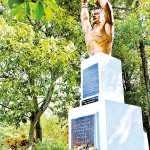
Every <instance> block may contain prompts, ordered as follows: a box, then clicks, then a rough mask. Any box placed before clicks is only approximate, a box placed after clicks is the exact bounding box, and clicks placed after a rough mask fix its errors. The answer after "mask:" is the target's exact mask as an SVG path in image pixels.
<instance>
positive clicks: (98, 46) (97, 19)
mask: <svg viewBox="0 0 150 150" xmlns="http://www.w3.org/2000/svg"><path fill="white" fill-rule="evenodd" d="M88 3H89V0H82V8H81V23H82V29H83V32H84V34H85V41H86V45H87V51H88V54H89V56H92V55H94V54H96V53H98V52H103V53H105V54H108V55H111V51H112V43H113V34H114V19H113V12H112V6H111V4H110V3H109V1H108V0H95V4H96V5H97V6H98V8H99V9H96V10H93V11H92V12H91V24H90V20H89V13H88Z"/></svg>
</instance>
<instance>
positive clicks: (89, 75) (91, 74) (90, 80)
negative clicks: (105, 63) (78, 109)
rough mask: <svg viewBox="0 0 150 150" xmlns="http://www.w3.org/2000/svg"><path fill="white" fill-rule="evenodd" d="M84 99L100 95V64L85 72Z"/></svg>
mask: <svg viewBox="0 0 150 150" xmlns="http://www.w3.org/2000/svg"><path fill="white" fill-rule="evenodd" d="M82 88H83V98H86V97H89V96H92V95H95V94H98V93H99V72H98V63H96V64H94V65H92V66H90V67H88V68H86V69H84V70H83V87H82Z"/></svg>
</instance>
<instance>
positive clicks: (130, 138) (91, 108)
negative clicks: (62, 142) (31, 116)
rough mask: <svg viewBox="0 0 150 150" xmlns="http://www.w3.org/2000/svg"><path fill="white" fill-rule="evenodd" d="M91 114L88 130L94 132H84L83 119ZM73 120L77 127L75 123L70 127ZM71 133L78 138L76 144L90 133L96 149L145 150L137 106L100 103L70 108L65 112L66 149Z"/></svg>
mask: <svg viewBox="0 0 150 150" xmlns="http://www.w3.org/2000/svg"><path fill="white" fill-rule="evenodd" d="M93 114H94V116H95V120H94V125H92V126H90V127H91V128H92V127H93V126H94V127H93V128H94V132H93V129H91V131H89V130H86V126H88V122H89V121H88V120H87V121H86V120H83V117H85V116H91V115H93ZM77 118H80V119H79V120H78V119H77ZM73 119H76V120H78V121H81V122H80V123H79V122H78V124H80V126H78V124H77V125H76V126H72V123H73V122H72V120H73ZM87 119H88V118H87ZM90 121H91V120H90ZM71 122H72V123H71ZM89 123H90V124H93V123H91V122H89ZM72 127H73V128H74V129H72ZM75 130H76V131H75ZM72 131H73V132H74V133H77V134H78V135H79V137H80V139H79V142H80V140H82V141H84V140H88V137H89V134H91V136H92V137H93V138H94V140H93V141H94V146H95V147H96V148H97V150H145V149H144V134H143V124H142V115H141V109H140V107H137V106H132V105H127V104H122V103H118V102H114V101H110V100H102V101H99V102H98V103H92V104H89V105H85V106H82V107H78V108H74V109H71V110H70V111H69V148H70V149H71V148H72V139H73V138H74V137H73V135H72V134H73V132H72ZM78 132H79V133H78ZM80 132H81V133H80ZM93 133H94V135H93ZM82 137H83V139H82Z"/></svg>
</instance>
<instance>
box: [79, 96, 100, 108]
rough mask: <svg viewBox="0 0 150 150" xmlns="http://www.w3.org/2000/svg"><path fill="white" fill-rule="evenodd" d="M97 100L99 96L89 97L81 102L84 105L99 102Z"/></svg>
mask: <svg viewBox="0 0 150 150" xmlns="http://www.w3.org/2000/svg"><path fill="white" fill-rule="evenodd" d="M97 101H98V96H95V97H92V98H89V99H85V100H83V101H82V102H81V103H82V106H84V105H87V104H91V103H94V102H97Z"/></svg>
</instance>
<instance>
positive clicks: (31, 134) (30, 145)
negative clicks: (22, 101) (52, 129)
mask: <svg viewBox="0 0 150 150" xmlns="http://www.w3.org/2000/svg"><path fill="white" fill-rule="evenodd" d="M30 123H31V124H30V130H29V138H28V143H29V147H30V148H31V149H32V144H33V141H34V129H35V127H34V126H35V123H34V121H33V120H32V119H31V120H30Z"/></svg>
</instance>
